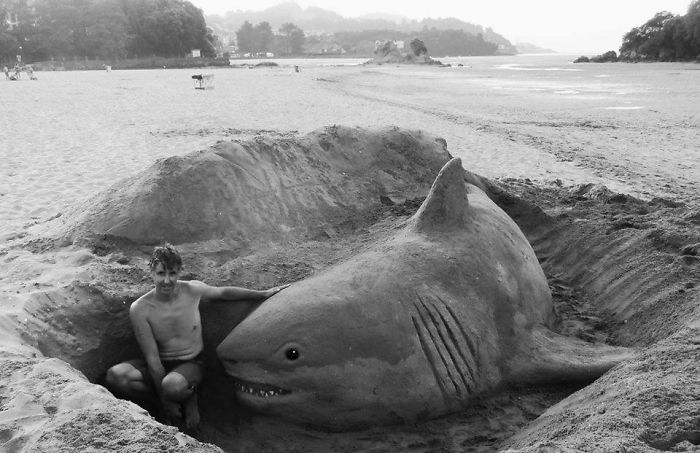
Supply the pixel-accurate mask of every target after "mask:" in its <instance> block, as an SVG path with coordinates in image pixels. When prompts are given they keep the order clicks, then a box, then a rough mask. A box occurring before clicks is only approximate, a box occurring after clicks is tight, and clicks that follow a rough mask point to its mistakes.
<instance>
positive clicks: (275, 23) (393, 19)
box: [205, 2, 517, 54]
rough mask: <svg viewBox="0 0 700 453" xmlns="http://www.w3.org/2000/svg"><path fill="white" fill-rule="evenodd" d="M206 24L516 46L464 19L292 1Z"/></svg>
mask: <svg viewBox="0 0 700 453" xmlns="http://www.w3.org/2000/svg"><path fill="white" fill-rule="evenodd" d="M205 18H206V21H207V25H208V26H209V27H211V28H212V29H213V30H214V32H215V33H216V34H218V35H228V36H235V33H236V31H237V30H239V29H240V27H241V25H242V24H243V22H245V21H248V22H250V23H251V24H253V25H255V24H258V23H260V22H269V24H270V26H271V27H272V28H273V30H277V29H279V27H280V26H281V25H282V24H283V23H286V22H291V23H293V24H295V25H296V26H298V27H299V28H301V29H302V30H304V33H306V35H307V36H308V35H322V34H334V33H337V32H359V31H365V30H396V31H400V32H403V33H411V32H418V31H421V30H423V29H424V28H428V29H430V28H435V29H437V30H463V31H465V32H467V33H471V34H473V35H478V34H482V35H483V37H484V40H485V41H488V42H492V43H494V44H498V45H499V49H500V52H501V53H510V54H513V53H516V52H517V50H516V48H515V46H514V45H513V44H512V43H511V42H510V41H508V39H506V38H505V37H503V36H501V35H500V34H498V33H496V32H494V31H493V30H492V29H491V28H484V27H483V26H481V25H476V24H472V23H469V22H464V21H462V20H460V19H456V18H453V17H449V18H426V19H423V20H420V21H417V20H412V19H408V18H405V17H403V16H400V15H388V14H368V15H364V16H362V17H356V18H347V17H343V16H341V15H339V14H338V13H335V12H333V11H330V10H326V9H322V8H318V7H314V6H310V7H308V8H302V7H301V6H299V5H298V4H296V3H295V2H285V3H280V4H278V5H276V6H273V7H270V8H268V9H265V10H263V11H240V10H237V11H229V12H227V13H226V14H225V15H223V16H220V15H207V16H205Z"/></svg>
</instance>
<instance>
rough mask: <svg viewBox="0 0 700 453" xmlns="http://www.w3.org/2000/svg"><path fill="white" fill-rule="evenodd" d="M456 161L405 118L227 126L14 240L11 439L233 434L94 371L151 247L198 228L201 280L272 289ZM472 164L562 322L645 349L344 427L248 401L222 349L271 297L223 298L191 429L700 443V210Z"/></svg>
mask: <svg viewBox="0 0 700 453" xmlns="http://www.w3.org/2000/svg"><path fill="white" fill-rule="evenodd" d="M447 158H448V154H447V150H446V145H445V143H444V141H442V140H440V139H437V138H435V137H432V136H430V135H428V134H422V133H419V132H416V131H413V132H409V131H403V130H398V129H385V130H378V131H366V130H360V129H347V128H340V127H332V128H327V129H325V130H322V131H317V132H316V133H314V134H311V135H309V136H306V137H300V138H296V139H294V138H289V139H283V140H282V139H272V138H259V139H255V140H250V141H246V142H232V143H219V144H218V145H216V146H215V147H214V148H213V149H212V150H209V151H205V152H200V153H194V154H191V155H188V156H185V157H184V158H182V159H166V160H165V161H161V162H158V163H157V164H156V165H155V166H153V167H152V168H150V169H148V171H144V172H143V173H142V174H140V175H138V176H137V177H135V178H132V179H130V180H128V181H126V182H122V183H120V184H117V185H116V186H114V187H113V188H111V189H110V190H108V191H106V192H105V193H103V194H101V195H100V196H98V197H96V198H95V199H93V200H91V201H90V202H89V203H87V205H85V206H81V207H77V208H76V209H75V211H74V213H73V214H72V215H68V214H66V215H64V216H62V217H61V218H58V219H54V220H51V221H49V222H48V223H46V224H45V225H42V228H43V230H42V231H44V232H48V233H44V234H45V235H46V236H36V235H33V236H32V235H30V236H27V237H23V238H17V239H14V240H12V241H10V242H9V243H8V244H5V245H4V246H3V248H2V249H1V250H0V260H1V261H2V263H3V269H4V272H3V274H2V275H0V290H1V291H2V300H3V305H2V309H1V310H0V339H2V340H3V341H2V345H1V346H0V379H1V381H0V409H1V410H0V449H2V450H3V451H5V450H7V451H18V452H21V451H51V452H63V451H65V452H68V451H70V452H73V451H120V452H121V451H220V450H219V449H218V448H217V447H216V446H214V445H209V444H205V443H201V442H198V441H197V440H194V439H193V438H191V437H189V436H186V435H184V434H180V433H178V431H177V430H176V429H175V428H172V427H166V426H163V425H161V424H159V423H157V422H156V421H155V420H154V419H153V418H151V417H150V416H148V415H147V414H145V413H144V411H143V410H142V409H141V408H139V407H138V406H136V405H134V404H131V403H128V402H124V401H121V400H117V399H115V398H114V397H112V396H111V395H110V394H108V393H107V392H105V391H104V389H102V387H100V386H98V385H96V384H95V382H99V379H100V375H101V373H102V372H104V370H106V368H107V367H109V366H110V365H111V364H113V363H116V362H118V361H120V360H123V359H125V358H129V357H131V356H132V355H133V354H136V353H137V348H136V345H135V342H134V340H133V338H132V337H131V331H130V326H129V323H128V307H129V303H130V302H131V301H133V300H134V299H135V298H136V297H138V296H139V295H140V294H142V293H143V292H145V291H146V290H148V289H149V287H150V281H149V277H148V274H147V273H146V271H145V270H146V262H147V259H148V253H149V252H150V249H151V246H150V245H148V244H150V243H152V242H154V241H158V240H161V239H168V240H171V241H175V242H180V243H181V245H180V249H181V251H182V252H183V257H184V260H185V263H186V264H185V265H186V270H187V272H188V274H187V276H186V278H196V279H200V280H204V281H206V282H208V283H211V284H216V285H225V284H234V285H240V286H248V287H253V288H265V287H269V286H272V285H276V284H280V283H287V282H293V281H296V280H299V279H301V278H304V277H306V276H309V275H312V274H313V273H314V272H316V271H318V270H321V269H324V268H326V267H328V266H330V265H332V264H334V263H337V262H338V261H341V260H344V259H346V258H347V257H349V256H351V255H352V254H354V253H355V252H357V251H358V250H361V249H362V248H363V247H365V246H366V244H367V243H368V242H372V241H379V240H382V238H383V237H386V236H387V235H389V234H392V232H393V231H395V229H396V228H398V227H400V226H401V225H402V224H403V222H405V220H406V219H407V218H408V216H409V215H411V214H412V213H413V212H414V211H415V209H416V208H417V207H418V204H419V203H418V202H417V201H415V200H413V199H414V198H419V199H420V197H422V196H424V195H425V194H426V193H427V191H428V188H429V186H430V183H431V182H432V180H433V178H434V176H435V174H436V173H437V171H438V170H439V168H440V167H441V166H442V163H443V162H444V161H446V160H447ZM465 178H466V179H467V180H469V181H470V182H472V183H474V184H476V185H478V186H479V187H481V188H483V189H484V190H485V191H486V192H487V193H488V194H489V196H491V197H492V199H493V200H494V201H495V202H496V203H497V204H499V206H501V207H502V208H503V209H504V210H505V211H506V212H507V213H508V214H509V215H511V217H513V218H514V219H515V220H516V222H517V223H518V224H519V225H520V227H521V228H522V229H523V231H524V232H525V234H526V236H527V237H528V239H529V240H530V242H531V243H532V244H533V247H534V249H535V251H536V253H537V255H538V258H539V260H540V262H541V263H542V266H543V269H544V270H545V273H546V274H547V277H548V279H549V282H550V287H551V289H552V292H553V296H554V300H555V307H556V311H557V314H558V317H559V323H558V328H559V330H560V332H562V333H564V334H567V335H574V336H578V337H580V338H582V339H584V340H587V341H598V342H599V341H605V342H608V343H612V344H620V345H625V346H630V347H634V348H638V349H639V350H640V354H639V355H638V357H637V358H635V359H634V360H633V361H630V362H628V363H624V364H621V365H619V366H617V367H616V368H614V369H613V370H611V371H610V372H609V373H608V374H606V375H605V376H603V377H602V378H600V379H599V380H597V381H596V382H594V383H593V384H591V385H589V386H587V387H584V388H578V387H575V388H571V387H546V388H525V389H515V390H512V391H508V392H501V393H498V394H494V395H493V396H491V397H488V398H484V399H483V400H480V401H475V403H474V405H473V406H471V407H470V408H469V409H468V410H467V411H464V412H463V413H457V414H454V415H452V416H448V417H444V418H441V419H438V420H432V421H426V422H425V423H424V424H421V425H417V426H395V427H377V428H373V429H370V430H365V431H362V432H348V433H338V434H330V433H324V432H319V431H315V430H313V429H311V428H307V427H299V426H290V425H288V424H285V423H284V422H281V421H279V420H273V419H268V418H266V417H259V416H255V415H253V414H249V413H247V412H246V411H245V410H243V409H242V408H240V407H238V406H237V405H236V403H235V401H234V400H233V398H232V396H231V395H232V392H231V390H230V383H229V382H228V381H227V379H226V377H225V374H224V373H223V370H222V369H221V365H220V364H218V362H217V361H216V359H215V354H214V348H215V347H216V345H217V344H218V343H219V342H220V341H221V339H222V338H223V337H224V336H225V335H226V334H227V333H228V331H229V330H230V329H231V328H232V327H234V326H235V324H236V323H237V322H239V321H240V319H242V318H243V317H244V316H246V314H247V313H248V312H249V311H250V310H252V309H253V308H254V306H255V305H254V304H245V303H241V304H225V303H220V302H216V301H208V302H206V303H204V304H203V305H202V320H203V324H204V332H205V353H206V355H207V357H208V358H209V359H210V362H209V363H210V369H209V371H208V377H207V380H206V381H205V385H203V387H202V388H201V397H200V404H201V406H202V424H201V426H200V430H199V431H198V432H196V433H190V434H193V435H195V436H196V437H197V439H199V441H204V442H212V443H216V444H217V445H218V446H220V447H221V448H224V449H225V450H226V451H280V452H282V451H319V452H320V451H324V452H328V451H330V452H342V451H357V450H378V451H392V450H394V451H396V450H400V451H414V452H418V451H421V452H422V451H435V450H441V451H467V450H472V451H485V450H486V451H492V450H498V449H512V451H541V450H542V449H545V451H547V450H549V451H571V450H574V451H601V450H603V451H605V450H623V449H627V450H629V451H653V450H654V449H666V450H674V451H693V450H694V449H695V450H696V449H697V445H698V443H699V441H700V404H699V401H700V398H699V397H698V395H699V394H700V389H698V382H699V381H698V379H697V376H698V375H700V369H699V365H698V364H699V363H700V361H699V360H698V357H700V339H699V338H700V325H699V323H698V320H700V303H699V302H700V291H699V290H698V287H699V286H698V285H699V284H700V257H698V256H697V247H695V245H696V244H698V243H700V216H699V215H698V211H697V210H694V209H693V208H689V207H687V206H685V205H683V204H680V203H676V202H673V201H672V200H664V199H654V200H652V201H642V200H637V199H635V198H632V197H629V196H624V195H619V194H615V193H613V192H611V191H609V190H607V189H606V188H604V187H602V186H593V185H586V186H576V187H561V186H560V185H551V186H538V185H534V184H532V183H531V182H529V181H528V180H525V181H522V180H503V181H499V182H498V183H497V184H496V183H494V182H491V181H488V180H486V179H484V178H481V177H479V176H478V175H474V174H471V173H469V172H465ZM270 188H272V189H270ZM209 197H211V203H209V201H210V200H209ZM81 209H86V212H85V213H83V212H81ZM190 209H191V210H194V211H195V213H196V214H190V213H189V210H190ZM297 210H299V211H300V212H301V213H302V214H303V215H301V214H299V213H297V212H296V211H297ZM219 212H222V213H225V214H222V215H221V216H219V215H218V213H219ZM252 212H255V213H256V214H255V215H253V214H252ZM220 217H221V218H220ZM166 225H167V226H166ZM280 225H285V227H284V228H283V227H281V226H280ZM154 231H155V232H154ZM55 237H67V238H69V239H71V241H72V244H70V242H71V241H69V242H66V241H56V240H55V239H54V238H55ZM105 237H106V239H105ZM258 237H260V238H261V240H258V239H257V238H258ZM119 238H122V239H119ZM231 245H232V246H231ZM69 365H70V366H69ZM538 417H539V418H538Z"/></svg>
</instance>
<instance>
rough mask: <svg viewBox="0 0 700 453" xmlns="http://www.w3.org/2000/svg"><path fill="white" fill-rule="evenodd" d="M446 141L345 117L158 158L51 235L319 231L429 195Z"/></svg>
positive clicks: (234, 242)
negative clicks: (298, 131)
mask: <svg viewBox="0 0 700 453" xmlns="http://www.w3.org/2000/svg"><path fill="white" fill-rule="evenodd" d="M446 146H447V145H446V143H445V141H444V140H440V139H437V138H436V137H433V136H431V135H427V134H424V133H422V132H419V131H404V130H398V129H395V128H394V129H385V130H382V131H379V132H378V133H370V132H368V131H366V130H362V129H351V128H347V127H341V126H333V127H328V128H325V129H322V130H319V131H315V132H312V133H310V134H308V135H306V136H304V137H301V138H264V137H261V138H259V139H258V140H255V141H252V142H251V141H247V142H220V143H218V144H217V145H215V146H214V147H213V148H212V149H209V150H206V151H201V152H195V153H192V154H188V155H186V156H184V157H170V158H168V159H164V160H160V161H158V162H156V163H155V164H154V165H152V166H151V167H149V168H147V169H145V170H144V171H142V172H141V173H139V174H138V175H136V176H134V177H132V178H128V179H126V180H124V181H122V182H121V183H118V184H116V185H115V186H113V187H111V188H110V189H109V190H107V191H105V192H103V193H101V194H99V195H97V196H96V197H94V198H93V199H91V200H89V201H87V202H86V203H85V204H84V205H80V206H77V207H76V208H75V209H74V210H73V211H72V212H69V213H67V214H66V215H64V216H63V217H64V218H66V219H68V220H67V221H66V223H65V224H63V225H61V226H60V227H58V228H57V230H56V231H55V232H52V233H50V234H54V235H58V236H63V237H68V238H70V239H72V240H75V239H78V238H84V237H95V236H104V235H108V236H113V237H117V238H124V239H128V240H130V241H133V242H135V243H137V244H154V243H158V242H162V241H169V242H171V243H175V244H180V243H184V242H197V241H205V240H221V241H223V242H226V243H228V244H230V245H231V246H232V247H233V248H236V247H248V246H250V245H251V242H254V241H259V242H260V243H266V242H271V241H272V242H279V241H283V240H290V239H293V238H298V237H302V236H309V235H310V236H313V235H317V234H320V233H321V232H322V231H323V230H325V229H327V227H328V225H331V224H333V223H338V222H337V220H338V219H342V218H348V219H349V218H352V217H353V216H355V215H357V211H358V210H364V209H367V208H369V207H372V206H376V205H379V204H381V203H382V200H396V201H403V200H405V199H406V198H415V197H417V196H424V195H425V193H426V189H427V188H429V187H430V185H431V184H432V180H433V178H434V176H435V174H437V171H439V169H440V168H441V166H442V165H443V164H444V163H445V162H446V161H447V159H448V158H449V155H448V153H447V149H446ZM385 202H386V201H385Z"/></svg>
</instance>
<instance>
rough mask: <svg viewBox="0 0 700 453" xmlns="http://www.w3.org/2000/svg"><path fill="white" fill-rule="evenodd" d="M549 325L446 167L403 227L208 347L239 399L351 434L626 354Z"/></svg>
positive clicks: (451, 166)
mask: <svg viewBox="0 0 700 453" xmlns="http://www.w3.org/2000/svg"><path fill="white" fill-rule="evenodd" d="M552 321H553V310H552V300H551V294H550V291H549V288H548V285H547V280H546V278H545V275H544V273H543V271H542V269H541V267H540V265H539V263H538V261H537V258H536V256H535V253H534V252H533V250H532V248H531V247H530V245H529V243H528V242H527V240H526V238H525V237H524V235H523V234H522V232H521V231H520V229H519V228H518V227H517V225H516V224H515V223H514V222H513V221H512V220H511V219H510V218H509V217H508V216H507V215H506V214H505V213H504V212H503V211H502V210H501V209H500V208H498V207H497V206H496V205H495V204H494V203H493V202H492V201H491V200H490V199H489V198H488V197H487V196H486V194H485V193H484V192H482V191H481V190H480V189H479V188H477V187H476V186H473V185H471V184H467V183H465V181H464V171H463V169H462V167H461V162H460V161H459V159H453V160H451V161H450V162H448V163H447V164H446V165H445V167H444V168H443V169H442V170H441V171H440V174H439V175H438V177H437V179H436V180H435V182H434V184H433V186H432V188H431V190H430V193H429V195H428V197H427V198H426V200H425V202H424V203H423V205H422V206H421V207H420V209H419V210H418V212H417V213H416V214H415V215H414V216H413V217H412V218H410V219H409V220H408V221H407V223H406V225H405V227H404V228H403V229H401V230H399V231H398V232H397V233H396V234H395V235H394V236H393V237H392V238H390V239H387V240H382V241H379V242H377V243H375V244H373V245H372V246H370V247H369V248H368V249H367V250H366V251H364V252H363V253H360V254H359V255H356V256H354V257H353V258H351V259H349V260H348V261H345V262H343V263H340V264H338V265H336V266H334V267H332V268H330V269H328V270H326V271H324V272H322V273H319V274H318V275H316V276H313V277H311V278H308V279H306V280H303V281H300V282H298V283H295V284H293V285H292V286H291V287H290V288H288V289H286V290H285V291H283V292H281V293H280V294H278V295H276V296H274V297H272V298H270V299H269V300H268V301H266V302H265V303H264V304H263V305H261V306H260V307H259V308H258V309H257V310H256V311H254V312H253V313H252V314H251V315H250V316H249V317H248V318H246V319H245V320H244V321H243V322H241V323H240V324H239V325H238V326H237V327H236V328H235V329H234V330H233V331H232V332H231V333H230V334H229V336H228V337H227V338H226V339H225V340H224V341H223V342H222V343H221V344H220V345H219V347H218V348H217V353H218V355H219V357H220V358H221V360H222V361H223V363H224V366H225V368H226V371H227V373H229V374H230V375H232V376H233V377H235V378H236V384H235V385H236V386H237V389H238V392H237V396H238V397H239V399H240V400H241V401H242V402H243V403H244V404H247V405H249V406H252V407H254V408H256V409H259V410H260V411H263V412H267V413H272V414H277V415H281V416H284V417H286V418H289V419H291V420H296V421H300V422H305V423H312V424H315V425H318V426H323V427H327V428H330V429H349V428H352V427H355V426H361V425H368V424H375V423H392V422H398V421H410V420H416V419H421V418H429V417H435V416H438V415H442V414H446V413H449V412H452V411H456V410H460V409H462V408H464V407H465V406H467V405H468V403H469V402H470V400H472V398H473V397H474V396H475V395H478V394H481V393H484V392H487V391H490V390H493V389H496V388H498V387H499V386H501V385H508V384H527V383H538V382H552V381H566V380H586V379H592V378H595V377H597V376H599V375H600V374H602V373H604V372H605V371H606V370H607V369H609V368H610V367H611V366H613V365H614V364H615V363H617V362H618V361H620V360H622V359H623V358H626V357H628V356H629V353H628V351H627V350H624V349H621V348H620V349H618V348H611V347H607V346H593V345H590V344H587V343H584V342H580V341H577V340H572V339H569V338H565V337H561V336H559V335H556V334H554V333H553V332H551V331H550V330H549V326H550V325H551V322H552Z"/></svg>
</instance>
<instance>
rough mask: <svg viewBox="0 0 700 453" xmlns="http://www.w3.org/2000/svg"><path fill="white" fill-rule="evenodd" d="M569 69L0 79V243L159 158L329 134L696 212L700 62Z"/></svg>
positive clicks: (496, 173)
mask: <svg viewBox="0 0 700 453" xmlns="http://www.w3.org/2000/svg"><path fill="white" fill-rule="evenodd" d="M570 60H571V58H570V57H567V56H544V57H543V56H520V57H507V58H506V57H498V58H496V57H491V58H462V59H443V61H444V62H450V63H452V64H453V65H454V66H453V67H447V68H445V67H443V68H439V67H397V66H387V65H385V66H335V67H328V66H319V65H316V66H314V64H315V63H314V62H313V61H310V62H309V63H308V65H303V66H302V71H301V72H299V73H295V72H294V70H293V67H292V66H289V65H285V63H284V61H283V60H282V61H280V63H281V66H280V67H277V68H259V69H244V68H235V69H211V70H207V72H211V73H213V74H215V88H214V89H213V90H204V91H202V90H194V89H193V82H192V79H191V75H192V74H194V73H196V72H197V70H148V71H112V72H109V73H108V72H102V71H99V72H52V73H39V74H38V77H39V80H38V81H28V80H24V81H21V82H5V81H0V92H1V93H2V97H3V106H4V113H5V121H3V123H2V126H0V131H1V132H2V133H1V134H0V136H1V137H2V146H1V147H0V162H1V163H2V164H1V165H0V219H2V220H1V221H0V240H3V238H7V237H8V236H9V235H12V234H13V233H15V232H19V231H21V229H22V228H23V227H24V226H26V225H28V224H31V223H33V222H36V221H37V220H43V219H46V218H49V217H52V216H54V215H57V214H59V213H61V212H63V210H65V208H66V207H68V206H70V205H71V204H73V203H75V202H76V201H78V200H81V199H84V198H86V197H87V196H89V195H92V194H94V193H96V192H98V191H100V190H101V189H104V188H106V187H108V186H110V185H111V184H113V183H114V182H116V181H117V180H119V179H121V178H123V177H125V176H128V175H132V174H134V173H135V172H137V171H139V170H141V169H143V168H144V167H146V166H147V165H149V164H150V163H151V162H153V161H154V160H156V159H158V158H161V157H165V156H170V155H174V154H185V153H188V152H191V151H195V150H198V149H203V148H206V147H207V146H209V145H211V144H213V143H215V142H216V141H218V140H222V139H231V138H237V137H248V136H251V135H255V134H261V133H262V134H276V133H288V132H290V131H296V132H299V133H306V132H309V131H311V130H314V129H317V128H319V127H322V126H325V125H329V124H343V125H348V126H364V127H373V126H386V125H397V126H400V127H404V128H419V129H424V130H426V131H428V132H430V133H432V134H436V135H439V136H442V137H444V138H445V139H446V140H447V142H448V147H449V149H450V151H451V152H452V153H453V154H455V155H457V156H459V157H461V158H462V159H463V161H464V166H465V167H466V168H468V169H471V170H473V171H475V172H478V173H481V174H483V175H485V176H489V177H528V178H531V179H539V180H545V181H551V180H555V179H561V180H562V181H563V182H564V183H573V182H584V181H585V182H603V183H605V184H607V185H608V186H609V187H611V188H612V189H614V190H617V191H622V192H627V193H631V194H634V195H637V196H642V197H649V196H651V194H652V193H653V194H654V195H657V196H658V195H662V196H666V197H669V198H679V199H683V200H687V201H690V200H694V201H696V202H697V201H698V200H699V198H700V195H698V191H697V187H698V181H699V180H700V172H698V170H697V168H698V164H697V163H698V161H700V150H699V149H698V145H697V144H698V143H700V133H699V132H698V130H699V129H698V124H699V123H700V121H699V118H698V112H699V109H698V105H700V70H699V69H700V67H699V66H698V65H696V64H679V63H674V64H641V65H640V64H636V65H632V64H583V65H573V64H571V63H569V61H570ZM296 63H298V62H296ZM296 63H295V64H296ZM457 63H461V64H463V66H461V67H459V66H456V65H457Z"/></svg>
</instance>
